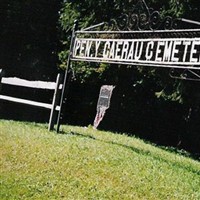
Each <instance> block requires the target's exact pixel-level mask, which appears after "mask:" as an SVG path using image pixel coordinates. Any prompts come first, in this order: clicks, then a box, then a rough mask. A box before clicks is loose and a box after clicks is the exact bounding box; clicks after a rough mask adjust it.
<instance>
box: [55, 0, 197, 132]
mask: <svg viewBox="0 0 200 200" xmlns="http://www.w3.org/2000/svg"><path fill="white" fill-rule="evenodd" d="M161 16H162V15H161V14H160V13H159V12H158V11H154V10H153V9H149V8H148V6H147V5H146V3H145V1H144V0H138V2H137V4H136V5H133V8H132V9H131V10H130V11H128V12H127V13H123V14H122V15H121V16H120V17H119V18H118V19H113V20H111V21H110V22H109V23H100V24H98V25H94V26H91V27H89V28H86V29H83V30H76V29H77V26H76V23H75V24H74V28H73V32H72V39H71V45H70V54H69V57H68V61H67V68H66V73H65V78H64V86H63V91H62V96H61V103H60V107H61V110H62V102H63V100H64V94H65V88H66V83H67V78H68V71H69V68H70V65H71V61H87V62H97V63H101V62H104V63H113V64H120V65H135V66H154V67H165V68H166V67H168V68H173V69H184V70H187V71H188V72H192V73H193V74H194V72H193V71H191V70H196V69H200V28H199V27H200V22H197V21H192V20H188V19H183V18H179V19H173V18H172V17H170V16H166V17H164V18H163V17H161ZM188 27H190V28H188ZM195 75H196V74H195ZM199 77H200V76H199ZM199 77H198V78H199ZM60 118H61V111H60V112H59V115H58V122H57V124H58V126H57V127H58V130H57V131H59V124H60Z"/></svg>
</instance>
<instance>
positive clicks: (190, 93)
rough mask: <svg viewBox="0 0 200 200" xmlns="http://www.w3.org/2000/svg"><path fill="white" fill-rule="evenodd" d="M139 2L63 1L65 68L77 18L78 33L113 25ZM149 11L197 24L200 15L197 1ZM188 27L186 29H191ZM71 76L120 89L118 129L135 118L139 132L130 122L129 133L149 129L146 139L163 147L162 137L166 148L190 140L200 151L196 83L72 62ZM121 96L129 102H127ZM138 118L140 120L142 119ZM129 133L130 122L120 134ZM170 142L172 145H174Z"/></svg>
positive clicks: (160, 4) (157, 5)
mask: <svg viewBox="0 0 200 200" xmlns="http://www.w3.org/2000/svg"><path fill="white" fill-rule="evenodd" d="M136 2H137V1H136V0H126V1H122V0H115V1H108V0H98V1H92V0H85V1H73V0H68V1H64V2H63V7H62V9H61V12H60V24H61V27H62V29H63V30H64V31H65V32H66V33H65V36H64V37H63V40H62V42H63V44H64V51H62V52H61V53H60V61H61V67H63V68H64V67H65V65H66V58H67V56H68V49H69V37H70V35H71V27H72V26H73V22H74V20H76V19H78V21H79V28H83V27H88V26H91V25H94V24H98V23H100V22H102V21H105V22H110V21H111V20H112V19H116V18H118V17H119V16H120V14H121V13H126V12H129V11H130V9H132V7H133V5H135V3H136ZM148 6H149V7H150V8H154V9H155V10H159V11H160V13H161V17H164V16H166V15H170V16H172V17H182V16H185V18H189V19H192V20H195V18H198V17H197V16H199V15H200V14H199V13H200V12H199V6H198V1H193V0H184V1H175V0H170V1H164V0H160V1H158V0H151V1H148ZM186 26H187V27H188V24H187V25H186ZM184 27H185V24H184ZM180 28H181V27H180ZM73 71H74V74H75V77H76V79H78V80H79V81H80V82H86V84H89V83H92V84H93V87H94V86H95V85H96V86H99V85H101V84H114V85H117V86H118V88H119V89H118V92H119V95H118V99H121V100H120V102H118V103H117V102H114V104H115V107H117V104H120V106H119V107H120V108H119V109H120V112H119V110H118V113H120V114H119V115H120V119H119V121H117V122H116V120H112V121H115V125H114V126H115V127H116V126H117V125H119V124H120V123H121V124H122V121H123V119H122V116H123V117H124V118H126V119H125V120H126V121H127V120H128V118H129V119H134V120H135V122H136V124H137V125H138V127H140V128H138V129H134V127H133V126H131V124H132V123H129V125H130V129H129V130H127V131H130V130H131V129H132V130H135V131H137V132H144V131H145V130H144V126H145V125H146V126H145V127H149V128H145V129H146V133H145V134H146V137H147V138H149V137H150V136H149V135H148V134H151V133H152V135H151V137H152V138H153V139H154V140H160V141H162V142H161V143H165V142H164V141H163V138H168V139H166V140H167V142H168V144H170V145H174V146H176V145H178V144H181V145H182V146H181V147H186V146H187V145H188V144H186V143H187V141H189V140H188V138H189V137H190V140H191V141H190V143H189V145H188V146H190V147H191V146H192V145H191V144H195V145H193V146H195V151H196V150H197V147H198V145H199V144H200V142H199V136H197V134H196V133H197V131H198V129H199V127H198V125H197V123H196V121H197V120H199V118H198V117H197V113H199V114H200V109H199V105H198V103H196V105H194V104H193V103H192V102H193V99H195V102H199V95H198V94H197V92H196V91H197V90H198V91H199V86H198V85H197V84H196V83H191V82H185V81H182V80H177V79H171V77H170V76H169V70H168V69H155V68H150V67H148V68H147V67H130V66H113V65H105V64H99V65H96V64H92V63H73ZM119 90H120V91H119ZM130 94H131V95H130ZM141 95H142V98H141ZM123 96H124V97H126V98H123ZM134 102H136V105H134ZM139 105H141V106H140V109H139V108H138V107H139ZM142 108H145V109H144V111H143V112H142V111H141V109H142ZM114 109H115V108H113V110H114ZM130 111H132V113H131V114H130V116H125V115H123V113H128V112H130ZM191 111H192V113H191ZM113 112H114V111H113ZM115 112H116V110H115ZM141 115H142V116H141ZM158 115H160V116H162V118H161V117H160V118H161V120H160V119H158V118H159V117H158ZM139 116H140V117H139ZM152 116H154V117H152ZM115 117H116V116H115ZM145 117H147V118H148V121H144V119H145ZM138 118H140V119H141V120H138ZM191 119H192V121H191ZM157 122H158V124H157ZM172 124H173V125H172ZM107 125H108V124H107ZM109 125H110V124H109ZM193 125H194V126H193ZM151 127H153V128H151ZM191 127H192V129H191ZM126 128H127V123H126V125H123V127H122V129H123V130H124V129H126ZM141 130H142V131H141ZM156 132H157V133H156ZM158 132H163V135H162V136H160V135H158ZM170 132H171V135H170ZM189 134H190V136H189ZM169 135H170V136H169ZM172 140H174V142H171V143H170V141H172ZM197 141H198V142H197Z"/></svg>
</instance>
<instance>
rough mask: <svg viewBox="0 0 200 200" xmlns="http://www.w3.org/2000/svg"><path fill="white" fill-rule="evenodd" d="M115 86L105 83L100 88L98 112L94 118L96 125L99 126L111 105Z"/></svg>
mask: <svg viewBox="0 0 200 200" xmlns="http://www.w3.org/2000/svg"><path fill="white" fill-rule="evenodd" d="M114 88H115V86H113V85H103V86H102V87H101V90H100V94H99V99H98V103H97V114H96V117H95V120H94V127H95V128H97V127H98V125H99V123H100V122H101V121H102V119H103V117H104V115H105V113H106V110H107V109H108V108H109V107H110V99H111V96H112V92H113V89H114Z"/></svg>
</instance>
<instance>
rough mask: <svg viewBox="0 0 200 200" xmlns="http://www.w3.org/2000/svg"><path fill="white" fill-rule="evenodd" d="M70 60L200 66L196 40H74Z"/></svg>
mask: <svg viewBox="0 0 200 200" xmlns="http://www.w3.org/2000/svg"><path fill="white" fill-rule="evenodd" d="M72 59H75V60H76V59H80V60H84V59H85V60H87V59H88V60H89V61H91V62H92V61H94V62H111V63H112V62H124V63H126V64H134V65H135V64H152V65H154V64H157V65H178V66H179V65H182V66H188V65H192V66H198V65H200V38H156V39H155V38H148V39H101V38H98V39H95V38H76V39H75V42H74V50H73V55H72Z"/></svg>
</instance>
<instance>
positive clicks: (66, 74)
mask: <svg viewBox="0 0 200 200" xmlns="http://www.w3.org/2000/svg"><path fill="white" fill-rule="evenodd" d="M77 26H78V22H77V20H76V21H74V26H73V29H72V38H71V43H70V51H69V56H68V60H67V66H66V70H65V76H64V82H63V89H62V94H61V99H60V110H59V113H58V118H57V128H56V132H57V133H58V132H59V129H60V120H61V119H62V116H61V115H62V110H63V101H64V99H65V93H66V84H67V79H68V76H69V70H70V65H71V57H72V51H73V45H74V39H75V31H76V29H77Z"/></svg>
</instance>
